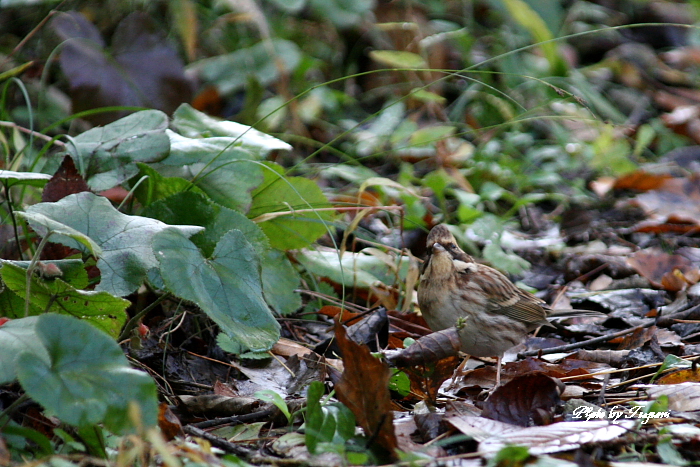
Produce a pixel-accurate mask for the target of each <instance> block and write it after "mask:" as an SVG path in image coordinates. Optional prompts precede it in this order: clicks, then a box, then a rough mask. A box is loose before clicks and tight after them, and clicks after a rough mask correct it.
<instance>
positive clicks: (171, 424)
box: [158, 402, 182, 441]
mask: <svg viewBox="0 0 700 467" xmlns="http://www.w3.org/2000/svg"><path fill="white" fill-rule="evenodd" d="M158 427H159V428H160V431H161V433H163V436H164V437H165V439H167V440H168V441H172V440H173V439H175V437H176V436H178V435H182V423H180V419H178V418H177V417H176V416H175V414H174V413H173V412H172V411H171V410H170V408H169V407H168V404H166V403H165V402H161V403H160V404H159V405H158Z"/></svg>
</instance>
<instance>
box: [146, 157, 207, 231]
mask: <svg viewBox="0 0 700 467" xmlns="http://www.w3.org/2000/svg"><path fill="white" fill-rule="evenodd" d="M136 165H137V166H138V168H139V174H138V178H139V179H142V178H145V179H144V180H143V181H142V182H141V183H139V185H138V186H137V187H136V189H135V190H134V195H135V196H136V199H138V200H139V203H141V205H143V206H149V205H150V204H151V203H154V202H156V201H158V200H161V199H164V198H167V197H169V196H172V195H175V194H177V193H182V192H184V191H190V192H195V193H203V192H202V190H200V189H199V188H198V187H196V186H194V185H192V182H190V181H189V180H185V179H184V178H181V177H164V176H163V175H162V174H161V173H160V172H158V171H157V170H156V169H155V168H153V167H151V166H150V165H148V164H143V163H138V164H136ZM147 217H152V216H147ZM160 220H162V219H160ZM197 225H198V224H197Z"/></svg>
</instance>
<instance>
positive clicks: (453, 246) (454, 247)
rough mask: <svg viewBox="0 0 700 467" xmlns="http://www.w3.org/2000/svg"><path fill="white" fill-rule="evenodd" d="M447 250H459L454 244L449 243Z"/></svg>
mask: <svg viewBox="0 0 700 467" xmlns="http://www.w3.org/2000/svg"><path fill="white" fill-rule="evenodd" d="M447 248H449V249H450V250H455V249H456V248H457V245H455V244H454V243H448V244H447Z"/></svg>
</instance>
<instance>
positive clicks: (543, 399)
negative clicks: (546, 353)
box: [481, 373, 564, 426]
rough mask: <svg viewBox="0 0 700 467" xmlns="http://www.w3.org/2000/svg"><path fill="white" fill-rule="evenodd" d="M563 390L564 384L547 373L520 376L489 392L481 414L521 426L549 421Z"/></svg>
mask: <svg viewBox="0 0 700 467" xmlns="http://www.w3.org/2000/svg"><path fill="white" fill-rule="evenodd" d="M562 392H564V384H563V383H562V382H561V381H559V380H558V379H554V378H550V377H549V376H546V375H545V374H543V373H532V374H528V375H524V376H518V377H516V378H513V379H512V380H510V381H509V382H507V383H506V384H504V385H502V386H499V387H498V388H497V389H496V390H495V391H494V392H493V393H492V394H491V395H490V396H489V398H488V399H487V400H486V402H485V403H484V409H483V412H482V413H481V416H482V417H486V418H490V419H492V420H498V421H501V422H506V423H511V424H513V425H519V426H531V425H533V424H534V425H547V424H549V423H551V420H552V416H553V411H554V408H555V407H556V406H557V404H559V402H560V398H559V396H560V395H561V394H562Z"/></svg>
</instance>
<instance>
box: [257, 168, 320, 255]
mask: <svg viewBox="0 0 700 467" xmlns="http://www.w3.org/2000/svg"><path fill="white" fill-rule="evenodd" d="M268 167H269V170H266V171H265V172H264V174H265V180H264V181H263V183H262V184H261V185H260V186H259V187H258V188H256V189H255V190H254V191H253V193H252V194H253V205H252V206H251V208H250V211H249V212H248V217H250V218H251V219H253V220H254V221H255V222H257V223H258V225H260V228H261V229H262V230H263V232H265V234H266V235H267V237H268V238H269V239H270V245H272V246H273V247H274V248H277V249H279V250H292V249H296V248H304V247H307V246H309V245H311V244H312V243H313V242H314V241H316V240H317V239H318V238H320V237H321V236H322V235H323V234H325V233H326V232H327V223H328V221H329V220H330V219H331V218H332V213H331V212H329V211H315V210H314V209H318V208H328V207H330V205H329V203H328V200H327V199H326V196H325V195H324V194H323V192H322V191H321V189H320V188H319V187H318V185H317V184H316V183H315V182H314V181H313V180H309V179H306V178H302V177H285V176H284V175H282V173H281V172H282V169H281V167H279V166H278V165H269V166H268ZM299 210H302V211H299Z"/></svg>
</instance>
